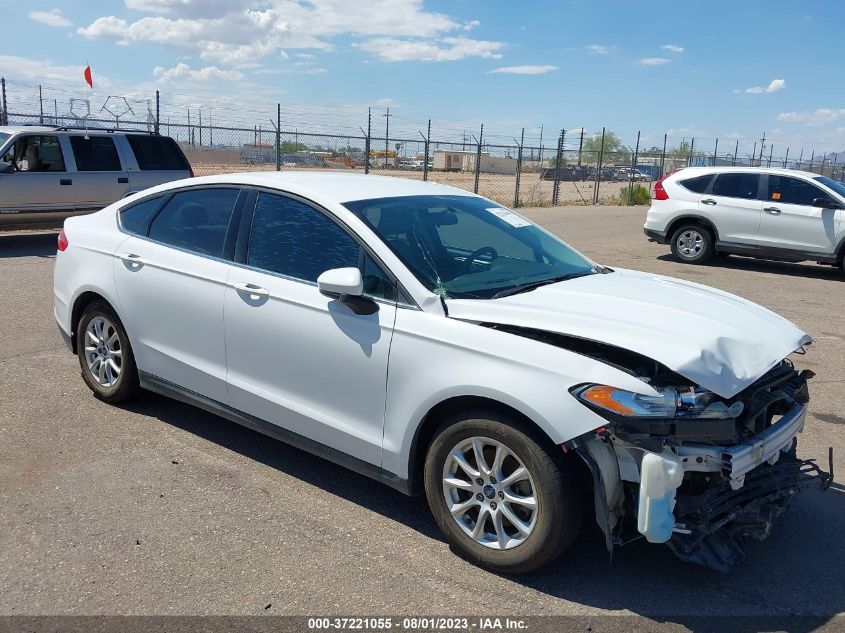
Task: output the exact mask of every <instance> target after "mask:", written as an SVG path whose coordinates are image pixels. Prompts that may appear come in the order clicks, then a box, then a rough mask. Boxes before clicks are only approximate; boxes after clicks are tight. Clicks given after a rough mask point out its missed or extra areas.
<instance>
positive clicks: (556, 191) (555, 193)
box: [552, 130, 566, 207]
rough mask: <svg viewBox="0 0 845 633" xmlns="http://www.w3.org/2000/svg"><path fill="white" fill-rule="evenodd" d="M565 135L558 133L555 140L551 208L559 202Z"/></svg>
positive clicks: (564, 131)
mask: <svg viewBox="0 0 845 633" xmlns="http://www.w3.org/2000/svg"><path fill="white" fill-rule="evenodd" d="M565 135H566V130H561V131H560V136H559V137H558V139H557V154H556V155H555V182H554V185H553V186H552V206H553V207H556V206H557V203H558V202H559V201H560V166H561V164H562V163H563V139H564V136H565Z"/></svg>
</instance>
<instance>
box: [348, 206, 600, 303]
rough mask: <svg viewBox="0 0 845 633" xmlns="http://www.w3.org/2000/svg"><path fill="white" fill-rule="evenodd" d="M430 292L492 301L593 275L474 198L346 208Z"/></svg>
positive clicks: (560, 248) (557, 244)
mask: <svg viewBox="0 0 845 633" xmlns="http://www.w3.org/2000/svg"><path fill="white" fill-rule="evenodd" d="M344 206H346V208H347V209H349V210H350V211H352V212H353V213H354V214H355V215H357V216H358V217H359V218H360V219H361V220H363V221H364V222H365V223H367V224H368V225H369V226H370V228H371V229H372V230H373V231H374V232H375V233H376V234H377V235H378V236H379V237H380V238H381V239H382V241H384V243H385V244H387V246H389V247H390V249H391V250H392V251H393V252H394V253H395V254H396V255H397V257H399V259H401V260H402V262H403V263H404V264H405V266H406V267H407V268H408V269H409V270H410V271H411V272H412V273H413V274H414V276H415V277H416V278H417V279H418V280H419V281H420V282H421V283H422V284H423V285H424V286H425V287H426V288H428V289H429V290H431V291H432V292H435V293H437V294H440V295H443V296H448V297H472V298H492V297H495V296H498V295H502V294H511V293H512V292H516V291H521V290H522V289H527V288H529V287H531V286H533V285H535V284H541V283H551V282H553V281H558V280H563V279H567V278H571V277H579V276H583V275H589V274H593V273H595V272H596V268H595V266H594V265H593V264H592V263H591V262H590V261H589V260H587V259H585V258H584V257H583V256H582V255H580V254H579V253H577V252H576V251H575V250H573V249H572V248H570V247H569V246H568V245H566V244H565V243H563V242H562V241H560V240H559V239H557V238H556V237H554V236H553V235H551V234H550V233H548V232H546V231H544V230H543V229H541V228H540V227H538V226H536V225H535V224H533V223H531V222H529V221H528V220H525V219H524V218H522V217H520V216H518V215H517V214H515V213H513V212H512V211H510V210H508V209H506V208H504V207H501V206H499V205H497V204H496V203H494V202H491V201H489V200H485V199H484V198H477V197H474V196H403V197H396V198H380V199H373V200H358V201H354V202H347V203H345V204H344Z"/></svg>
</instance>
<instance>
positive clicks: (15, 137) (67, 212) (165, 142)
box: [0, 126, 193, 227]
mask: <svg viewBox="0 0 845 633" xmlns="http://www.w3.org/2000/svg"><path fill="white" fill-rule="evenodd" d="M192 175H193V173H192V172H191V166H190V164H189V163H188V159H187V158H185V154H184V153H183V152H182V150H181V149H180V148H179V146H178V145H177V143H176V141H174V140H173V139H172V138H170V137H167V136H159V135H157V134H148V133H144V132H130V131H124V130H97V129H76V128H68V127H54V126H0V227H2V226H10V225H19V224H20V225H24V224H50V223H58V222H60V221H61V220H63V219H65V218H67V217H69V216H72V215H80V214H84V213H90V212H91V211H96V210H98V209H102V208H103V207H105V206H107V205H109V204H111V203H112V202H115V201H116V200H120V199H121V198H123V197H124V196H126V195H127V194H129V193H132V192H135V191H141V190H142V189H146V188H147V187H152V186H154V185H159V184H161V183H164V182H168V181H171V180H178V179H181V178H186V177H188V176H192Z"/></svg>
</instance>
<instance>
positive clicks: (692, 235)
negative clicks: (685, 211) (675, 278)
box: [671, 224, 713, 264]
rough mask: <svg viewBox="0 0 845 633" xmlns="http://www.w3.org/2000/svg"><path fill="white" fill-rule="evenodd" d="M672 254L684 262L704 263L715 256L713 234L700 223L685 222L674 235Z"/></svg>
mask: <svg viewBox="0 0 845 633" xmlns="http://www.w3.org/2000/svg"><path fill="white" fill-rule="evenodd" d="M671 246H672V254H673V255H674V256H675V259H677V260H678V261H679V262H682V263H684V264H703V263H704V262H706V261H707V260H708V259H710V257H712V256H713V234H712V233H711V232H710V231H709V230H708V229H706V228H704V227H702V226H699V225H698V224H685V225H684V226H682V227H681V228H679V229H678V230H677V231H675V233H674V234H673V235H672V241H671Z"/></svg>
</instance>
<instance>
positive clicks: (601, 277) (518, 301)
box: [446, 269, 813, 398]
mask: <svg viewBox="0 0 845 633" xmlns="http://www.w3.org/2000/svg"><path fill="white" fill-rule="evenodd" d="M446 304H447V307H448V309H449V316H450V317H452V318H456V319H463V320H468V321H476V322H484V323H499V324H503V325H517V326H522V327H529V328H534V329H537V330H546V331H551V332H557V333H559V334H568V335H570V336H577V337H580V338H585V339H590V340H594V341H600V342H603V343H608V344H610V345H615V346H617V347H622V348H625V349H628V350H631V351H633V352H637V353H639V354H642V355H643V356H646V357H648V358H651V359H653V360H656V361H658V362H660V363H662V364H664V365H666V366H667V367H668V368H669V369H671V370H673V371H675V372H677V373H679V374H680V375H682V376H684V377H685V378H688V379H689V380H691V381H693V382H695V383H696V384H698V385H700V386H702V387H704V388H705V389H709V390H710V391H712V392H714V393H716V394H718V395H719V396H722V397H723V398H730V397H731V396H733V395H735V394H737V393H738V392H740V391H742V390H743V389H744V388H745V387H747V386H748V385H750V384H751V383H753V382H754V381H755V380H757V379H758V378H759V377H760V376H762V375H763V374H765V373H766V372H767V371H768V370H769V369H771V368H772V367H774V366H775V365H776V364H777V363H778V362H780V361H781V360H782V359H783V358H785V357H786V356H787V355H789V354H790V353H792V352H793V351H795V350H796V349H798V348H799V347H801V346H802V345H805V344H807V343H811V342H812V341H813V339H812V337H810V336H809V335H808V334H806V333H805V332H802V331H801V330H800V329H798V328H797V327H796V326H795V325H794V324H793V323H791V322H790V321H787V320H786V319H784V318H783V317H781V316H778V315H777V314H775V313H774V312H771V311H770V310H767V309H766V308H763V307H761V306H759V305H757V304H755V303H752V302H750V301H746V300H745V299H742V298H741V297H737V296H736V295H732V294H729V293H727V292H722V291H721V290H716V289H715V288H709V287H707V286H702V285H700V284H695V283H690V282H686V281H681V280H679V279H673V278H671V277H663V276H661V275H654V274H650V273H642V272H637V271H633V270H624V269H615V272H613V273H609V274H597V275H589V276H587V277H578V278H575V279H570V280H569V281H563V282H560V283H556V284H551V285H548V286H541V287H539V288H537V289H535V290H531V291H529V292H525V293H521V294H517V295H513V296H510V297H503V298H501V299H492V300H475V299H453V300H447V302H446Z"/></svg>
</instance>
